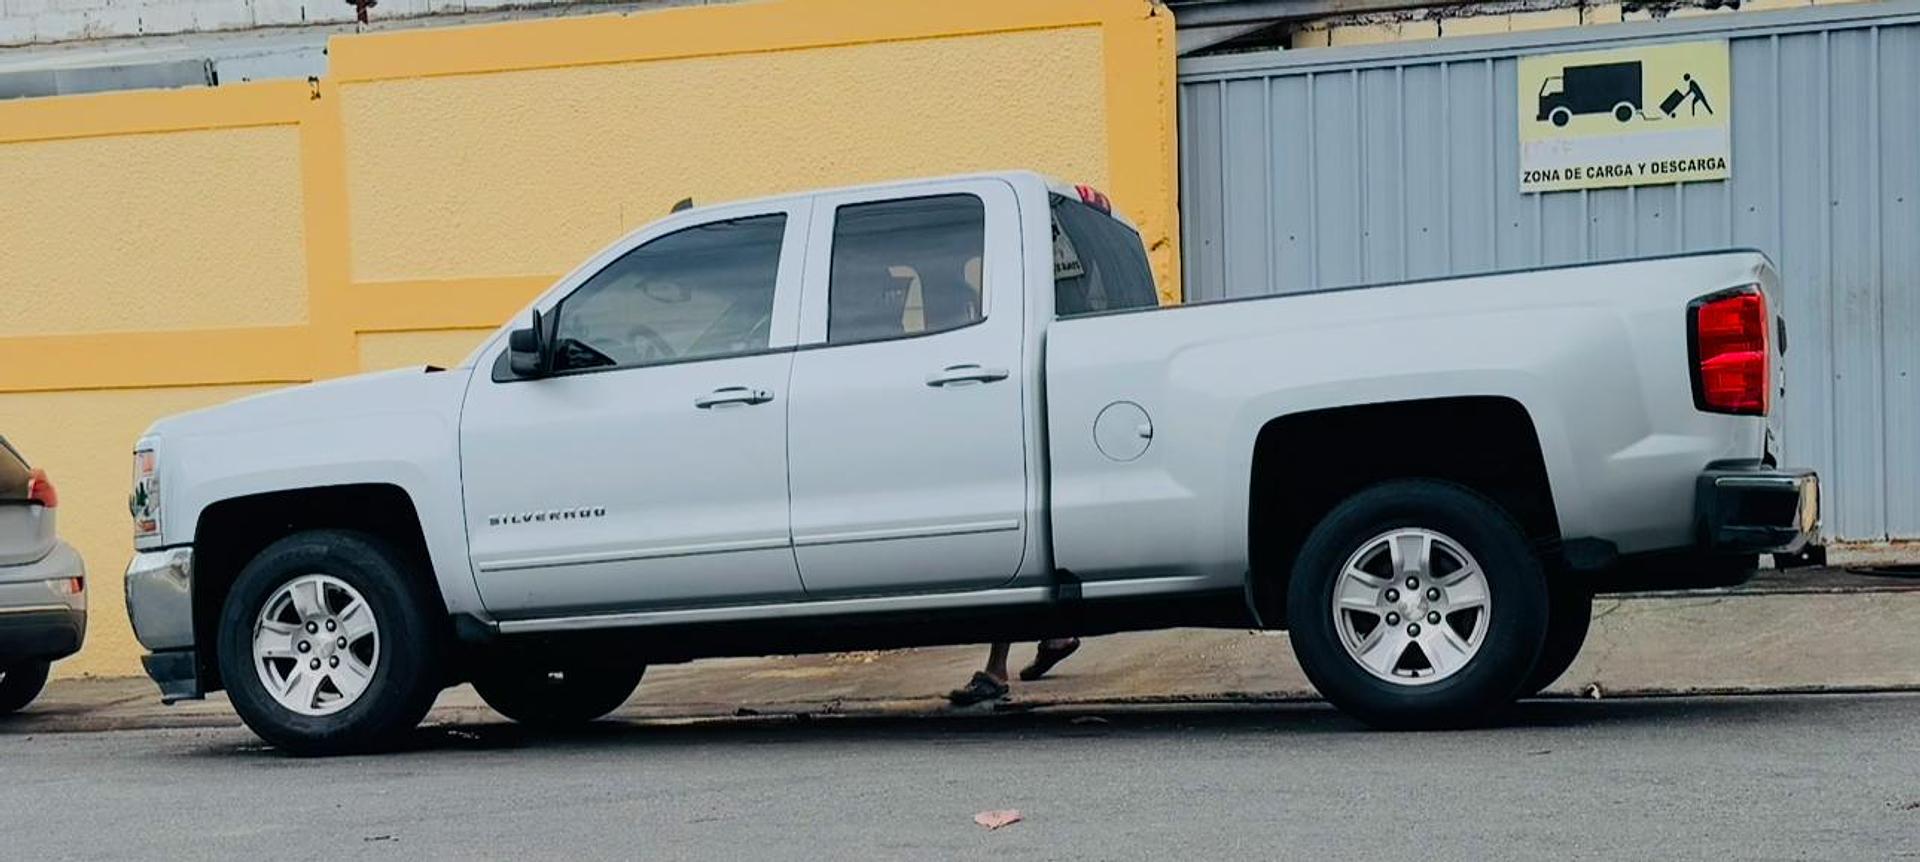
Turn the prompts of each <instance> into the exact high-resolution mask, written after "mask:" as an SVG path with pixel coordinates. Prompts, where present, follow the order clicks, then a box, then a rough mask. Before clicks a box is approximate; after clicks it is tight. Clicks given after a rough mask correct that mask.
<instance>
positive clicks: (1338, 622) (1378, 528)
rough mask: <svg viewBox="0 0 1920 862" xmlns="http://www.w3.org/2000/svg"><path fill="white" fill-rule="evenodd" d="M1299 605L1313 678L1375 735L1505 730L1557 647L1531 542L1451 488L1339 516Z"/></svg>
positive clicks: (1503, 517)
mask: <svg viewBox="0 0 1920 862" xmlns="http://www.w3.org/2000/svg"><path fill="white" fill-rule="evenodd" d="M1287 598H1288V600H1287V616H1288V630H1289V632H1290V635H1291V637H1292V639H1293V645H1294V650H1295V652H1296V653H1297V654H1298V656H1299V659H1300V665H1301V667H1302V668H1303V669H1304V670H1305V671H1306V672H1307V677H1308V679H1310V680H1312V681H1313V684H1314V687H1315V688H1317V689H1319V690H1320V693H1321V694H1323V695H1325V696H1326V698H1327V699H1328V700H1329V701H1332V702H1333V703H1334V705H1336V706H1338V707H1340V708H1341V709H1342V710H1344V711H1346V712H1348V713H1350V714H1352V715H1353V716H1355V717H1356V718H1359V719H1360V720H1361V721H1364V722H1366V723H1368V724H1371V725H1374V726H1376V727H1383V728H1406V729H1412V728H1437V727H1459V726H1467V725H1473V724H1481V723H1485V722H1487V721H1489V720H1491V719H1493V718H1495V717H1496V716H1497V715H1498V714H1499V713H1500V712H1501V711H1502V710H1503V709H1505V708H1506V707H1507V706H1508V705H1509V704H1511V703H1512V701H1513V699H1514V698H1515V696H1516V695H1517V694H1518V693H1519V692H1520V689H1521V686H1522V685H1523V684H1524V683H1525V682H1526V681H1527V679H1528V673H1529V672H1530V671H1532V669H1533V667H1534V664H1535V662H1536V659H1537V658H1538V657H1539V655H1540V651H1541V647H1542V645H1543V643H1544V642H1545V638H1546V616H1547V590H1546V581H1545V578H1544V577H1543V575H1542V570H1541V566H1540V562H1539V560H1538V559H1537V558H1535V557H1534V555H1533V553H1532V552H1531V551H1530V550H1529V548H1528V545H1527V541H1526V536H1525V534H1524V533H1523V532H1522V531H1521V529H1520V527H1519V526H1518V525H1517V524H1515V523H1514V521H1513V519H1512V518H1511V517H1510V516H1508V515H1507V513H1506V512H1505V511H1503V510H1501V509H1500V507H1499V506H1497V505H1495V504H1494V503H1493V502H1491V501H1489V500H1488V499H1486V498H1485V497H1482V496H1480V495H1479V494H1477V493H1474V492H1473V491H1471V490H1469V489H1467V488H1464V487H1462V486H1459V485H1454V484H1450V483H1446V482H1437V481H1429V480H1396V481H1391V482H1386V483H1382V484H1380V485H1375V486H1373V487H1371V488H1368V489H1366V490H1364V491H1361V492H1360V493H1358V494H1355V495H1354V496H1352V497H1350V498H1348V499H1347V500H1346V501H1345V502H1342V503H1341V504H1340V505H1338V506H1336V507H1334V509H1333V511H1332V512H1330V513H1328V514H1327V516H1326V517H1325V518H1324V519H1322V520H1321V522H1320V523H1319V525H1318V526H1316V527H1314V529H1313V531H1312V533H1310V534H1309V535H1308V537H1307V540H1306V542H1305V544H1303V545H1302V546H1301V550H1300V554H1299V556H1298V557H1297V558H1296V560H1295V564H1294V569H1293V577H1292V580H1291V582H1290V583H1289V586H1288V597H1287Z"/></svg>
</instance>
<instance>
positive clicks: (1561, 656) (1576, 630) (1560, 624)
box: [1520, 576, 1593, 697]
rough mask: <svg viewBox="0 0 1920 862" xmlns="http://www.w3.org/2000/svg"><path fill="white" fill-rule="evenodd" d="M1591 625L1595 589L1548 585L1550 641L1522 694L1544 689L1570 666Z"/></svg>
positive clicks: (1578, 655)
mask: <svg viewBox="0 0 1920 862" xmlns="http://www.w3.org/2000/svg"><path fill="white" fill-rule="evenodd" d="M1562 577H1563V578H1564V577H1565V576H1562ZM1592 624H1593V591H1592V590H1590V589H1588V588H1587V587H1586V586H1585V585H1583V584H1573V583H1566V582H1564V581H1561V582H1556V583H1554V584H1551V585H1549V586H1548V587H1547V642H1546V644H1545V645H1543V646H1542V647H1541V648H1540V661H1539V663H1537V664H1535V665H1534V667H1533V672H1532V673H1531V674H1529V675H1528V676H1527V684H1526V685H1525V686H1522V687H1521V689H1520V696H1521V697H1532V696H1534V695H1537V694H1539V693H1540V692H1542V691H1545V690H1546V688H1547V686H1550V685H1552V684H1553V681H1554V680H1557V679H1559V678H1560V675H1561V674H1563V673H1566V672H1567V668H1570V667H1573V661H1574V659H1577V658H1579V657H1580V647H1581V646H1582V645H1584V644H1585V643H1586V642H1587V629H1588V628H1589V627H1591V626H1592Z"/></svg>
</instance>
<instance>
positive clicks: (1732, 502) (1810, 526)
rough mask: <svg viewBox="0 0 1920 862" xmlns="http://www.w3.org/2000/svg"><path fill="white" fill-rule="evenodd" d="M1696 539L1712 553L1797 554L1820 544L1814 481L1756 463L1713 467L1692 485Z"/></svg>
mask: <svg viewBox="0 0 1920 862" xmlns="http://www.w3.org/2000/svg"><path fill="white" fill-rule="evenodd" d="M1694 500H1695V502H1694V506H1695V508H1696V514H1697V517H1698V521H1699V525H1700V540H1701V543H1702V544H1703V545H1704V546H1705V548H1706V550H1707V551H1709V552H1711V553H1715V554H1799V553H1802V552H1803V551H1804V550H1805V549H1806V548H1807V547H1808V546H1809V545H1817V544H1819V541H1820V477H1819V476H1818V475H1816V474H1815V473H1814V472H1813V471H1812V470H1807V469H1792V470H1783V469H1779V468H1774V467H1766V466H1763V465H1760V464H1731V465H1715V466H1713V467H1709V468H1708V469H1706V470H1704V471H1702V472H1701V473H1700V476H1699V478H1698V479H1696V480H1695V483H1694Z"/></svg>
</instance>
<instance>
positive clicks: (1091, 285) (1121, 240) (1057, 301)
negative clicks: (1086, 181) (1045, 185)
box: [1053, 195, 1160, 317]
mask: <svg viewBox="0 0 1920 862" xmlns="http://www.w3.org/2000/svg"><path fill="white" fill-rule="evenodd" d="M1159 304H1160V295H1159V293H1157V292H1155V290H1154V288H1153V267H1151V266H1148V265H1147V253H1146V250H1145V249H1144V248H1142V247H1141V244H1140V235H1139V234H1138V233H1135V232H1134V230H1133V228H1130V227H1127V225H1126V223H1125V222H1123V221H1121V220H1119V219H1117V218H1114V217H1112V216H1109V215H1107V214H1106V213H1103V212H1101V211H1099V210H1096V209H1094V208H1093V207H1090V206H1087V205H1086V204H1084V203H1081V202H1080V201H1076V200H1070V199H1068V198H1066V197H1064V196H1062V195H1054V196H1053V313H1054V314H1055V315H1056V316H1059V317H1073V316H1075V315H1079V314H1092V313H1094V312H1099V311H1121V310H1125V309H1130V308H1152V307H1154V306H1156V305H1159Z"/></svg>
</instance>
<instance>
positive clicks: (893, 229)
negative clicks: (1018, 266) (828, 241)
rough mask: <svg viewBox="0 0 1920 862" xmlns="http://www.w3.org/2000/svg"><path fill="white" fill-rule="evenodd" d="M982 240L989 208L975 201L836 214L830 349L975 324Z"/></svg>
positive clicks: (943, 200)
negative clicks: (831, 345)
mask: <svg viewBox="0 0 1920 862" xmlns="http://www.w3.org/2000/svg"><path fill="white" fill-rule="evenodd" d="M986 237H987V220H986V206H985V205H984V204H982V203H981V201H980V199H979V198H977V197H974V196H973V195H938V196H935V197H924V198H911V199H907V200H893V201H879V202H876V203H870V204H850V205H848V206H843V207H840V208H839V209H838V210H836V211H835V214H834V221H833V266H832V273H831V274H830V275H829V276H828V282H827V343H828V344H854V343H858V342H862V341H882V340H885V339H889V338H904V337H907V336H913V335H928V334H932V333H935V332H943V331H946V330H949V329H958V328H960V327H962V326H966V325H968V324H971V323H976V322H978V321H980V320H981V319H983V317H984V315H983V314H982V308H981V302H980V287H981V281H980V272H981V258H982V255H983V253H984V250H985V248H986Z"/></svg>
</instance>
